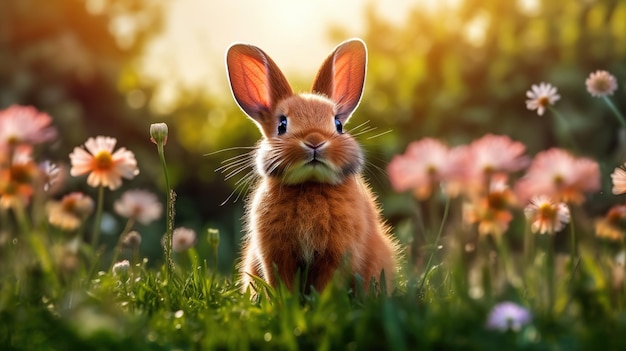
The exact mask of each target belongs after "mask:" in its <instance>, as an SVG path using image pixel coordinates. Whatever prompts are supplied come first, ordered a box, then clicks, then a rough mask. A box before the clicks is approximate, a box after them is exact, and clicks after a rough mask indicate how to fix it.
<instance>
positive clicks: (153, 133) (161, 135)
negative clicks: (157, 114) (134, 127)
mask: <svg viewBox="0 0 626 351" xmlns="http://www.w3.org/2000/svg"><path fill="white" fill-rule="evenodd" d="M167 132H168V130H167V124H165V123H152V124H151V125H150V140H151V141H152V142H153V143H155V144H157V145H158V144H163V145H165V144H167Z"/></svg>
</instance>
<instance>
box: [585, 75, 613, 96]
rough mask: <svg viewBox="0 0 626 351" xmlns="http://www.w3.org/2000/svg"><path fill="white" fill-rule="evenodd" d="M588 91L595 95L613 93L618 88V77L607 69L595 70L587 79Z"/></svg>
mask: <svg viewBox="0 0 626 351" xmlns="http://www.w3.org/2000/svg"><path fill="white" fill-rule="evenodd" d="M585 85H586V86H587V91H588V92H589V94H591V96H593V97H605V96H609V95H613V93H614V92H615V90H617V79H615V77H614V76H613V75H612V74H610V73H609V72H607V71H600V70H598V71H595V72H593V73H591V74H590V75H589V78H587V80H585Z"/></svg>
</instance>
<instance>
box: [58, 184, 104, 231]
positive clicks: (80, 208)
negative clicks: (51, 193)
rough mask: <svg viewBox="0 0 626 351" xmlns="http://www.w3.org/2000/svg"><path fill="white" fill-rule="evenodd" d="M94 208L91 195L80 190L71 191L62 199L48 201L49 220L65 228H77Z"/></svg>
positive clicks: (69, 229)
mask: <svg viewBox="0 0 626 351" xmlns="http://www.w3.org/2000/svg"><path fill="white" fill-rule="evenodd" d="M93 208H94V202H93V200H92V199H91V198H90V197H89V196H87V195H85V194H83V193H79V192H74V193H70V194H68V195H65V196H64V197H63V198H62V199H61V201H50V202H48V204H47V206H46V210H47V212H48V222H50V224H52V225H54V226H56V227H59V228H61V229H63V230H67V231H72V230H76V229H78V227H79V226H80V224H81V223H82V222H83V221H84V220H85V219H86V218H87V217H88V216H89V215H90V214H91V213H92V212H93Z"/></svg>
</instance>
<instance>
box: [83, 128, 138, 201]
mask: <svg viewBox="0 0 626 351" xmlns="http://www.w3.org/2000/svg"><path fill="white" fill-rule="evenodd" d="M116 143H117V140H116V139H115V138H110V137H103V136H98V137H96V138H95V139H94V138H89V139H88V140H87V142H85V148H86V150H85V148H80V147H75V148H74V151H73V152H72V153H71V154H70V160H71V161H72V169H71V170H70V174H71V175H72V176H75V177H76V176H80V175H83V174H86V173H89V176H88V177H87V184H89V185H90V186H92V187H98V186H108V187H109V189H111V190H115V189H117V188H119V187H120V186H121V185H122V178H126V179H132V178H134V177H135V176H136V175H137V174H139V169H137V161H136V160H135V154H133V153H132V151H129V150H126V148H123V147H122V148H120V149H118V150H117V151H115V152H113V149H114V148H115V144H116Z"/></svg>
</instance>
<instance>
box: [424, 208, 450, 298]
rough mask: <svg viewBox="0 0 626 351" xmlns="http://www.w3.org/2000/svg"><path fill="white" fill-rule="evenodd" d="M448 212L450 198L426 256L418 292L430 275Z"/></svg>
mask: <svg viewBox="0 0 626 351" xmlns="http://www.w3.org/2000/svg"><path fill="white" fill-rule="evenodd" d="M449 210H450V197H449V196H446V206H445V208H444V210H443V217H442V218H441V224H440V225H439V231H438V232H437V237H436V238H435V243H434V245H433V250H432V251H431V253H430V256H428V261H427V262H426V271H424V277H423V278H422V282H421V283H420V290H422V288H423V287H424V284H425V283H426V278H428V274H429V273H430V270H431V268H432V261H433V257H434V256H435V252H437V250H438V248H439V239H441V234H442V233H443V227H444V225H445V224H446V221H447V219H448V212H449Z"/></svg>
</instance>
